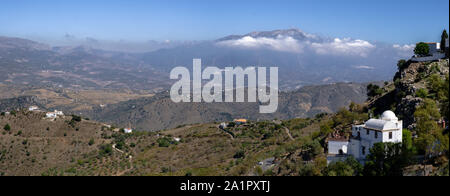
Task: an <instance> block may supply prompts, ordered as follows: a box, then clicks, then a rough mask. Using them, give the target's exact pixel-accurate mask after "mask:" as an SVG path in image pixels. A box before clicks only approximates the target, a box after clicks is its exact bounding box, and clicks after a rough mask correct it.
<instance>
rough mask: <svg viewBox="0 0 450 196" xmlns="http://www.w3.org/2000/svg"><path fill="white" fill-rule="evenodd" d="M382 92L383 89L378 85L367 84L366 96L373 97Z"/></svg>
mask: <svg viewBox="0 0 450 196" xmlns="http://www.w3.org/2000/svg"><path fill="white" fill-rule="evenodd" d="M381 94H383V89H382V88H380V87H379V86H378V85H375V84H369V85H367V96H369V97H375V96H379V95H381Z"/></svg>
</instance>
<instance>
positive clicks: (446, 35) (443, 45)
mask: <svg viewBox="0 0 450 196" xmlns="http://www.w3.org/2000/svg"><path fill="white" fill-rule="evenodd" d="M446 39H448V34H447V30H445V29H444V31H443V32H442V35H441V50H445V47H447V46H446V45H445V40H446Z"/></svg>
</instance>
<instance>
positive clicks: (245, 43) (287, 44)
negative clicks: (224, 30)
mask: <svg viewBox="0 0 450 196" xmlns="http://www.w3.org/2000/svg"><path fill="white" fill-rule="evenodd" d="M218 44H219V45H223V46H229V47H243V48H253V49H259V48H268V49H272V50H276V51H283V52H296V53H301V52H303V46H302V45H301V44H300V43H299V42H298V41H297V40H296V39H294V38H292V37H285V36H278V37H277V38H267V37H258V38H254V37H251V36H245V37H243V38H241V39H237V40H226V41H222V42H219V43H218Z"/></svg>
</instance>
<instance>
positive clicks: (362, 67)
mask: <svg viewBox="0 0 450 196" xmlns="http://www.w3.org/2000/svg"><path fill="white" fill-rule="evenodd" d="M355 68H356V69H375V67H371V66H367V65H360V66H355Z"/></svg>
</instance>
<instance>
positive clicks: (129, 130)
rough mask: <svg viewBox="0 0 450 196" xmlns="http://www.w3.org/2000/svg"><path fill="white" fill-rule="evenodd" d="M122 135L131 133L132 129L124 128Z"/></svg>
mask: <svg viewBox="0 0 450 196" xmlns="http://www.w3.org/2000/svg"><path fill="white" fill-rule="evenodd" d="M123 132H124V133H133V129H132V128H125V129H123Z"/></svg>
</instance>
